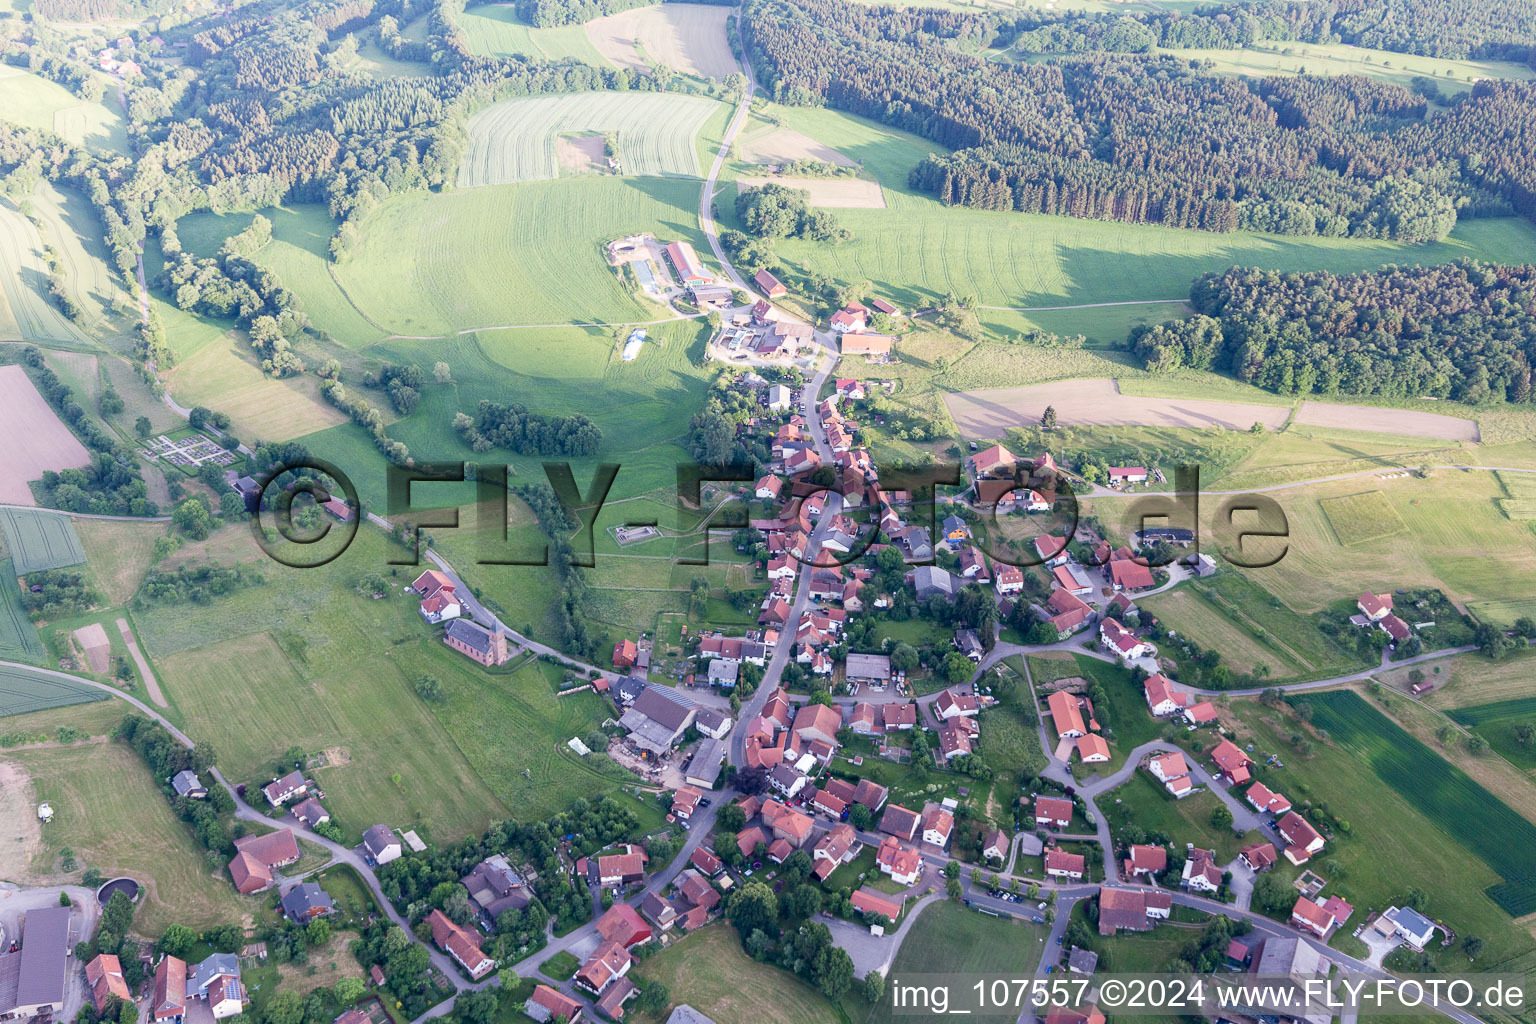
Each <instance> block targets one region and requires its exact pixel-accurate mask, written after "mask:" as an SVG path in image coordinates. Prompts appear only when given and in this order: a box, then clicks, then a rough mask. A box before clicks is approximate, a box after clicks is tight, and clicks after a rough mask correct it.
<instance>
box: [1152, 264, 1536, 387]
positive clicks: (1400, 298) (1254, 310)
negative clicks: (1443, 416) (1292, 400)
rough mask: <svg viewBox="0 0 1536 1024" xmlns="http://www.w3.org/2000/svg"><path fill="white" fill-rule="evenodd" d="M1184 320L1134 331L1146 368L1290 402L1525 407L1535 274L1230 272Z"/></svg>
mask: <svg viewBox="0 0 1536 1024" xmlns="http://www.w3.org/2000/svg"><path fill="white" fill-rule="evenodd" d="M1190 304H1191V305H1193V306H1194V308H1195V309H1196V310H1197V311H1198V314H1199V315H1197V316H1194V317H1191V318H1190V319H1188V320H1185V321H1180V322H1175V323H1171V324H1165V325H1160V326H1158V327H1152V328H1147V327H1143V328H1138V329H1137V330H1136V331H1134V332H1133V333H1132V336H1131V343H1132V348H1133V350H1134V351H1135V352H1136V354H1137V355H1138V356H1139V357H1141V358H1142V359H1143V360H1144V361H1145V362H1146V365H1147V367H1148V368H1149V369H1152V370H1172V369H1178V368H1179V367H1183V366H1188V367H1193V368H1195V369H1221V370H1227V371H1230V372H1231V373H1233V374H1234V375H1236V376H1237V377H1239V378H1240V379H1242V380H1245V381H1248V382H1250V383H1252V384H1256V385H1258V386H1259V387H1262V388H1267V389H1269V390H1272V391H1278V392H1280V393H1281V394H1288V395H1306V394H1355V395H1381V396H1383V397H1388V398H1415V397H1421V396H1422V397H1429V398H1452V399H1456V400H1457V401H1461V402H1469V403H1478V402H1487V401H1500V400H1506V401H1511V402H1530V401H1532V400H1533V398H1536V396H1533V395H1532V390H1531V366H1532V364H1533V363H1536V267H1532V266H1529V265H1526V266H1518V267H1503V266H1491V265H1488V264H1483V263H1477V262H1474V261H1464V262H1461V263H1455V264H1450V265H1446V266H1439V267H1408V268H1403V267H1389V268H1386V269H1384V270H1381V271H1376V272H1373V273H1364V274H1332V273H1329V272H1327V271H1311V272H1307V273H1300V274H1297V273H1282V272H1280V271H1274V270H1259V269H1254V268H1244V267H1235V268H1233V269H1231V270H1228V271H1226V272H1225V273H1222V274H1207V275H1205V276H1204V277H1201V278H1199V279H1198V280H1197V281H1196V282H1195V284H1194V286H1193V288H1192V289H1191V290H1190Z"/></svg>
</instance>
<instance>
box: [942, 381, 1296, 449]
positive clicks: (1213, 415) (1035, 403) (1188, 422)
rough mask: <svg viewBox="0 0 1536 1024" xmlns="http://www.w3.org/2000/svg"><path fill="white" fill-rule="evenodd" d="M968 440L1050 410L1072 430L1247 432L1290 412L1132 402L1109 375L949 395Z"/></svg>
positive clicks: (1178, 401)
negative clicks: (1140, 428) (1130, 428)
mask: <svg viewBox="0 0 1536 1024" xmlns="http://www.w3.org/2000/svg"><path fill="white" fill-rule="evenodd" d="M944 404H945V405H946V406H947V407H948V408H949V414H950V416H952V417H953V418H954V421H955V424H956V425H957V426H958V427H959V428H960V432H961V434H962V435H964V436H965V437H977V438H979V437H1002V436H1003V435H1004V434H1005V433H1006V432H1007V430H1008V429H1009V428H1010V427H1018V426H1024V425H1026V424H1027V425H1031V426H1033V425H1034V424H1037V423H1039V422H1040V415H1041V414H1042V413H1043V412H1045V407H1046V406H1048V405H1049V406H1053V407H1055V409H1056V418H1057V421H1058V422H1060V423H1062V424H1064V425H1067V426H1105V427H1126V426H1143V427H1145V426H1152V427H1208V428H1217V427H1222V428H1225V429H1227V430H1247V429H1248V428H1249V427H1251V426H1253V424H1254V422H1255V421H1257V422H1259V423H1263V424H1264V425H1265V427H1268V428H1270V429H1273V428H1275V427H1279V426H1282V425H1283V424H1284V423H1285V421H1286V417H1287V416H1288V415H1289V414H1290V410H1289V409H1287V408H1285V407H1284V406H1278V405H1251V404H1247V403H1244V402H1212V401H1208V400H1204V399H1194V398H1127V397H1125V396H1123V395H1121V394H1120V389H1119V387H1118V386H1117V385H1116V384H1115V382H1114V381H1113V380H1111V379H1109V378H1107V377H1102V378H1097V379H1091V380H1064V381H1059V382H1057V383H1054V384H1031V385H1029V386H1027V387H1018V388H991V389H988V390H985V391H962V392H958V393H953V394H946V395H945V396H944Z"/></svg>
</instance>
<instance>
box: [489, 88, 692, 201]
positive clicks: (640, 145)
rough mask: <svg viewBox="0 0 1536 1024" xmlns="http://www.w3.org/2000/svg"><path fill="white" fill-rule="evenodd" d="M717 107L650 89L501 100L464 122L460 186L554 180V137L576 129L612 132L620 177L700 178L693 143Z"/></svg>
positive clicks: (556, 162)
mask: <svg viewBox="0 0 1536 1024" xmlns="http://www.w3.org/2000/svg"><path fill="white" fill-rule="evenodd" d="M718 108H719V104H718V103H717V102H716V101H715V100H711V99H708V98H706V97H703V96H684V95H680V94H677V93H655V92H618V93H596V92H592V93H573V94H569V95H563V96H529V97H523V98H520V99H510V100H503V101H501V102H500V103H496V104H493V105H492V106H490V107H487V108H486V109H484V110H482V111H480V112H479V113H477V114H476V115H475V116H473V117H471V118H470V119H469V125H468V131H469V151H468V152H467V153H466V154H465V156H464V162H463V163H462V164H461V165H460V166H459V187H460V188H475V187H478V186H481V185H506V184H510V183H512V182H516V181H543V180H547V179H550V178H556V177H559V175H560V164H559V160H558V159H557V157H556V153H555V148H556V147H555V143H556V140H557V139H558V138H559V137H560V136H561V135H567V134H572V133H575V132H613V133H615V134H616V135H617V138H618V154H619V166H620V170H621V172H622V173H624V174H639V175H685V176H692V177H698V176H699V158H698V153H697V151H696V150H695V148H694V145H693V139H694V136H695V135H697V134H698V132H699V128H700V127H702V126H703V124H704V122H705V121H706V120H708V119H709V117H710V115H711V114H713V113H714V112H715V111H716V110H717V109H718Z"/></svg>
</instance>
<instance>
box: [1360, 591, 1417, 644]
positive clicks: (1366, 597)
mask: <svg viewBox="0 0 1536 1024" xmlns="http://www.w3.org/2000/svg"><path fill="white" fill-rule="evenodd" d="M1355 607H1356V608H1359V609H1360V611H1359V614H1356V615H1351V616H1350V617H1349V621H1350V622H1352V623H1354V624H1355V625H1356V626H1359V627H1360V628H1361V629H1373V628H1374V629H1379V630H1381V631H1382V632H1383V633H1385V634H1387V642H1388V644H1389V645H1391V646H1393V647H1396V646H1397V645H1398V643H1400V642H1401V641H1403V640H1406V639H1408V638H1409V637H1410V636H1412V635H1413V630H1412V628H1411V627H1409V625H1408V623H1406V622H1404V621H1403V620H1402V619H1400V618H1398V616H1397V614H1396V613H1395V612H1394V611H1393V610H1392V595H1391V594H1373V593H1371V592H1370V591H1366V592H1365V593H1363V594H1361V595H1360V598H1359V600H1357V601H1356V602H1355Z"/></svg>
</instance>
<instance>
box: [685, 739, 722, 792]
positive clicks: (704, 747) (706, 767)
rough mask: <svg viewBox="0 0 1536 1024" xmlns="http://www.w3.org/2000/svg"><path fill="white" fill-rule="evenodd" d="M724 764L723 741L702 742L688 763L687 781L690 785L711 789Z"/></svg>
mask: <svg viewBox="0 0 1536 1024" xmlns="http://www.w3.org/2000/svg"><path fill="white" fill-rule="evenodd" d="M724 763H725V741H724V740H704V741H703V742H702V743H700V744H699V747H698V749H697V750H695V751H694V752H693V760H692V761H690V762H689V763H688V770H687V772H686V778H687V781H688V782H689V783H690V784H691V785H695V786H703V787H705V788H706V789H712V788H714V785H715V783H716V782H717V781H718V780H719V778H720V769H721V766H722V765H723V764H724Z"/></svg>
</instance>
